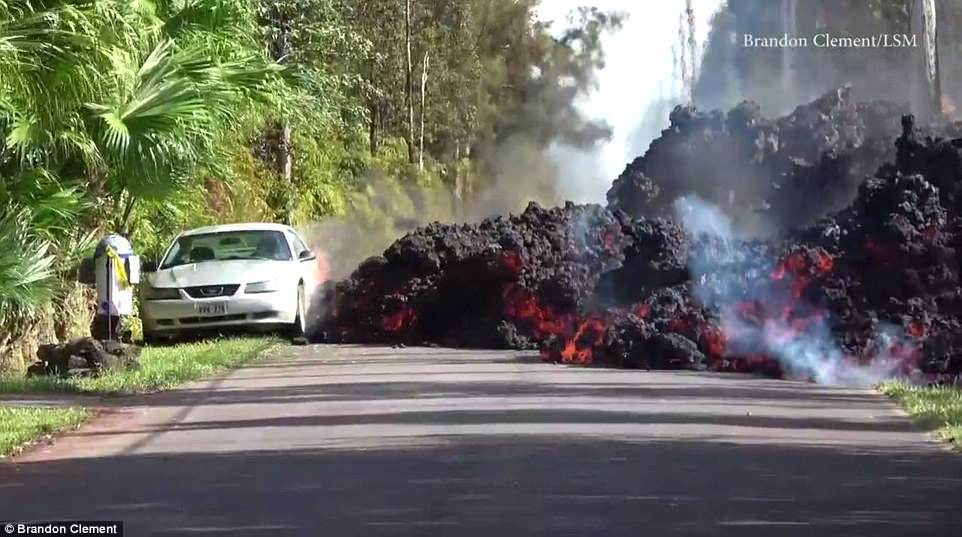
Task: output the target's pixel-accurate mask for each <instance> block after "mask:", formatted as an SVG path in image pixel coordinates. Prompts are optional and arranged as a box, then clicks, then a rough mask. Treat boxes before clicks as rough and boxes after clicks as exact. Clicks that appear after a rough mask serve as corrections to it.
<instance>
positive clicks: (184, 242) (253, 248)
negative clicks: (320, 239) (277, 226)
mask: <svg viewBox="0 0 962 537" xmlns="http://www.w3.org/2000/svg"><path fill="white" fill-rule="evenodd" d="M235 259H266V260H273V261H290V260H291V249H290V247H289V246H288V245H287V241H286V240H285V239H284V234H283V233H282V232H280V231H267V230H254V231H224V232H219V233H204V234H198V235H186V236H183V237H180V238H179V239H177V242H175V243H174V246H173V247H172V248H171V249H170V252H168V254H167V257H165V258H164V262H163V263H162V264H161V266H160V268H161V269H167V268H171V267H176V266H179V265H186V264H188V263H203V262H207V261H229V260H235Z"/></svg>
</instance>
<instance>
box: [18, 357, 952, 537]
mask: <svg viewBox="0 0 962 537" xmlns="http://www.w3.org/2000/svg"><path fill="white" fill-rule="evenodd" d="M119 405H123V406H119ZM65 518H66V519H71V518H72V519H100V520H123V521H125V524H126V534H127V535H138V536H139V535H175V534H182V535H232V536H234V535H236V536H254V535H258V536H260V535H264V536H287V535H304V536H340V535H344V536H379V535H418V536H420V535H438V536H441V535H443V536H461V535H470V536H475V535H476V536H485V537H490V536H492V535H495V536H498V537H503V536H508V535H525V536H528V535H545V536H552V537H557V536H567V535H591V536H596V535H597V536H602V535H604V536H611V535H626V536H627V535H630V536H633V537H636V536H639V535H648V536H667V535H739V536H742V535H765V536H771V535H804V536H810V535H818V536H819V537H827V536H834V535H846V536H849V535H869V536H872V537H879V536H883V535H926V536H936V535H947V536H948V535H952V536H955V537H957V536H959V535H962V456H959V455H957V454H953V453H949V452H948V451H947V450H946V449H945V448H943V447H941V446H939V445H938V444H937V443H936V442H934V441H932V440H931V439H930V438H929V437H928V435H927V434H926V433H924V432H922V431H921V430H920V429H919V428H918V427H917V426H916V425H914V424H913V423H912V422H911V421H910V420H908V419H907V418H905V417H904V416H903V415H902V414H901V413H900V412H899V411H898V410H897V409H896V408H895V406H894V405H893V404H891V403H890V402H888V401H887V400H885V399H884V398H882V397H880V396H877V395H875V394H873V393H871V392H866V391H859V390H846V389H834V388H824V387H818V386H813V385H809V384H805V383H796V382H787V381H774V380H765V379H756V378H751V377H743V376H735V375H719V374H697V373H687V372H680V373H670V372H651V373H648V372H644V371H617V370H606V369H597V368H587V369H586V368H576V367H564V366H554V365H547V364H542V363H539V362H538V361H537V360H536V359H533V358H530V357H525V356H521V355H515V354H512V353H507V352H490V351H484V352H479V351H458V350H446V349H416V348H407V349H390V348H375V347H351V346H337V347H335V346H314V347H301V348H292V349H291V350H290V351H289V352H287V353H286V354H285V356H283V357H281V358H275V359H272V360H269V361H265V362H262V363H259V364H256V365H253V366H251V367H247V368H244V369H241V370H238V371H235V372H233V373H231V374H230V375H228V376H226V377H224V378H221V379H216V380H212V381H206V382H202V383H197V384H193V385H190V386H188V387H186V388H184V389H180V390H176V391H173V392H168V393H164V394H156V395H152V396H146V397H143V398H140V399H138V400H133V401H131V400H122V401H121V402H120V403H117V404H115V406H114V407H113V408H110V409H108V410H107V411H106V412H105V413H104V415H103V416H101V417H100V418H99V419H98V420H96V421H95V422H94V423H92V424H90V425H88V426H86V427H84V428H82V429H81V430H80V431H78V432H76V433H74V434H71V435H68V436H67V437H64V438H62V439H60V440H58V441H57V442H56V443H55V444H54V445H52V446H47V447H43V448H39V449H36V450H34V451H33V452H31V453H30V454H28V455H26V456H23V457H20V458H18V459H16V460H15V462H12V463H5V464H0V520H2V519H6V520H9V519H20V520H23V519H65Z"/></svg>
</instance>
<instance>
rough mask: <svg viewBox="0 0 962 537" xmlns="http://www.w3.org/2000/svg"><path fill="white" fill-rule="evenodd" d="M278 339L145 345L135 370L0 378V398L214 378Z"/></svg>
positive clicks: (148, 388) (115, 391)
mask: <svg viewBox="0 0 962 537" xmlns="http://www.w3.org/2000/svg"><path fill="white" fill-rule="evenodd" d="M281 345H282V340H280V339H278V338H271V337H260V338H255V337H248V338H228V339H218V340H210V341H201V342H196V343H182V344H179V345H173V346H169V347H147V348H145V349H144V352H143V354H142V355H141V357H140V368H139V369H137V370H133V371H117V372H110V373H107V374H104V375H103V376H100V377H95V378H83V377H81V378H62V377H29V378H25V377H23V376H22V375H21V374H19V373H8V374H4V375H0V394H16V393H58V392H59V393H82V394H100V395H129V394H137V393H151V392H157V391H162V390H168V389H171V388H174V387H176V386H177V385H179V384H183V383H185V382H190V381H193V380H198V379H202V378H205V377H209V376H211V375H215V374H217V373H220V372H222V371H225V370H227V369H230V368H233V367H238V366H241V365H244V364H246V363H248V362H250V361H252V360H255V359H257V358H261V357H264V356H266V355H268V354H269V353H270V352H271V351H272V350H274V349H276V348H278V347H280V346H281Z"/></svg>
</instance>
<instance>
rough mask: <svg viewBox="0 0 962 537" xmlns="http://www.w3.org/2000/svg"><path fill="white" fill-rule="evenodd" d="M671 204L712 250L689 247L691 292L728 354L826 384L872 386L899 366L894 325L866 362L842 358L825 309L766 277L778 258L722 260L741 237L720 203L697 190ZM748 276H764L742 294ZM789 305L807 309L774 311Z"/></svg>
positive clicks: (900, 343) (901, 353)
mask: <svg viewBox="0 0 962 537" xmlns="http://www.w3.org/2000/svg"><path fill="white" fill-rule="evenodd" d="M674 208H675V215H676V217H677V219H678V220H679V221H680V222H681V223H682V224H683V225H684V227H685V229H686V230H687V231H688V233H689V234H690V235H692V236H693V237H700V238H702V239H708V240H701V241H698V244H699V247H700V248H714V249H713V250H712V251H711V252H704V251H702V252H698V251H696V252H694V254H693V255H692V256H691V258H690V262H689V270H690V271H691V273H692V277H693V279H694V281H695V282H696V287H695V289H694V294H695V296H696V297H698V298H699V299H700V300H701V301H702V302H703V304H704V305H705V306H706V307H708V308H710V309H712V310H713V311H715V313H717V314H718V316H719V317H720V320H721V329H722V331H723V332H724V333H725V335H726V337H727V338H728V347H727V348H728V353H729V355H731V356H752V355H764V356H769V357H772V358H774V359H776V360H778V361H779V363H780V364H781V365H782V368H783V369H784V371H785V373H786V374H787V375H788V376H790V377H792V378H805V379H811V380H813V381H815V382H817V383H819V384H827V385H840V386H854V387H869V386H873V385H876V384H878V383H879V382H881V381H883V380H885V379H888V378H892V377H894V376H897V375H898V374H899V373H900V372H901V369H902V367H903V365H904V361H905V356H906V354H905V351H906V350H910V347H908V345H907V343H906V340H905V338H903V337H902V335H901V334H900V333H899V330H898V329H897V328H895V327H884V328H883V329H881V330H879V331H878V333H877V334H876V336H875V338H874V341H873V346H872V347H873V348H874V349H876V350H875V351H874V352H873V354H872V357H871V359H870V360H868V361H862V360H855V359H853V358H851V357H849V356H846V353H845V352H844V351H843V350H842V348H841V347H840V346H839V345H838V344H837V343H836V342H835V340H834V339H833V337H832V334H831V330H830V325H829V322H830V320H829V319H828V317H827V315H826V314H823V313H820V312H818V310H817V308H814V307H813V306H812V305H809V304H805V303H804V302H800V301H804V299H803V298H798V297H796V296H793V295H792V290H791V289H790V288H791V286H785V285H778V284H777V283H778V282H775V281H772V282H770V284H768V283H766V282H767V281H768V280H769V279H770V278H769V277H768V275H769V274H774V273H775V269H776V267H777V266H778V265H777V260H775V259H755V260H753V263H752V264H753V265H754V266H755V267H756V268H757V267H761V272H760V273H757V274H745V273H744V272H742V270H738V269H733V268H731V267H727V266H726V265H728V264H729V263H732V262H734V261H735V257H734V253H735V250H734V249H735V248H737V247H738V243H739V242H740V241H741V240H742V238H740V237H737V236H736V235H735V234H734V232H733V231H732V224H731V220H730V219H729V218H728V217H727V216H726V215H725V214H724V213H723V212H722V211H721V210H720V209H719V208H718V207H715V206H713V205H712V204H710V203H708V202H706V201H704V200H702V199H700V198H698V197H697V196H687V197H685V198H681V199H679V200H677V201H676V202H675V204H674ZM719 244H720V245H721V249H720V250H719V249H717V247H718V245H719ZM746 277H750V278H762V279H761V280H759V281H760V282H762V283H761V284H760V285H753V286H749V288H748V289H749V294H748V295H747V296H746V295H744V294H739V292H738V291H735V290H736V289H744V287H743V286H740V285H739V281H740V280H742V279H744V278H746ZM709 281H710V282H711V283H712V284H713V285H712V287H711V290H709V289H708V287H707V283H708V282H709ZM719 290H722V292H721V295H720V296H719V292H718V291H719ZM746 303H754V304H759V305H760V307H761V308H762V309H763V314H762V315H761V316H760V317H761V318H760V319H758V318H754V319H751V320H748V319H746V316H745V315H744V314H743V312H742V311H740V310H739V305H740V304H746ZM786 304H791V305H792V309H793V310H794V311H802V312H806V313H811V314H810V315H804V317H803V318H802V319H801V320H802V321H803V322H801V323H799V322H797V321H798V320H799V319H798V318H794V317H793V316H792V315H785V314H782V313H781V312H780V311H779V310H781V309H783V308H784V307H785V305H786Z"/></svg>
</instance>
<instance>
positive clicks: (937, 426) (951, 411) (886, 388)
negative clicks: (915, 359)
mask: <svg viewBox="0 0 962 537" xmlns="http://www.w3.org/2000/svg"><path fill="white" fill-rule="evenodd" d="M880 389H881V391H882V393H884V394H886V395H888V396H890V397H893V398H895V399H896V400H897V401H898V402H899V403H900V404H901V405H902V407H903V408H905V410H906V412H908V413H909V414H910V415H911V416H913V417H915V418H918V419H919V420H921V421H922V422H923V423H925V424H926V425H928V426H930V427H932V428H933V429H934V430H935V432H936V434H937V435H938V436H939V437H940V438H941V439H943V440H945V441H947V442H949V443H951V444H952V445H953V447H955V448H956V449H962V388H959V387H953V386H910V385H908V384H905V383H902V382H888V383H885V384H883V385H882V386H881V387H880Z"/></svg>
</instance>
